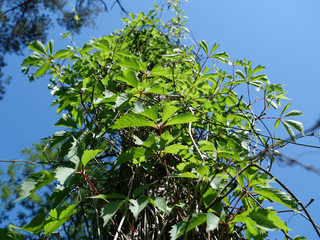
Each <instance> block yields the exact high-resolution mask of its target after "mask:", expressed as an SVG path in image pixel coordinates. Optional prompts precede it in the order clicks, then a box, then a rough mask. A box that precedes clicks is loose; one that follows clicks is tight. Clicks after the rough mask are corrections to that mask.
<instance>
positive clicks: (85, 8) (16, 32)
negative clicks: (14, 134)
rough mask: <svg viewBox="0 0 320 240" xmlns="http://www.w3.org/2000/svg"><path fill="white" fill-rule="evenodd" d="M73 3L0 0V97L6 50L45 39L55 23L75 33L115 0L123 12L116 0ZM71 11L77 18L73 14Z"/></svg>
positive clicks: (20, 48) (0, 95)
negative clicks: (54, 18)
mask: <svg viewBox="0 0 320 240" xmlns="http://www.w3.org/2000/svg"><path fill="white" fill-rule="evenodd" d="M73 4H74V6H73V5H72V3H71V2H68V1H62V0H49V1H47V0H18V1H9V0H3V1H1V2H0V33H1V35H0V99H2V98H3V95H4V93H5V86H4V85H5V84H6V83H7V84H8V83H9V81H10V78H9V77H7V78H5V77H4V73H3V70H2V69H3V68H4V67H5V66H6V63H5V58H4V57H5V55H6V54H11V53H15V54H22V51H23V49H24V48H25V47H26V46H27V45H28V44H29V43H30V42H31V41H33V40H35V39H38V40H40V41H46V40H47V34H48V31H49V30H50V29H51V28H52V27H54V25H56V24H58V25H60V26H63V27H65V28H66V29H67V30H69V31H72V32H74V33H79V32H80V29H81V28H82V27H93V26H94V24H95V18H96V17H97V16H98V14H99V13H101V12H102V11H108V10H109V9H110V8H112V7H113V6H114V5H115V4H117V5H118V6H120V8H121V10H122V11H123V12H126V10H125V8H124V7H123V6H122V4H121V1H120V0H115V1H110V2H108V1H104V0H93V1H91V0H90V1H89V0H76V1H73ZM107 4H110V5H111V6H109V7H108V5H107ZM72 8H73V9H72ZM70 9H71V10H70ZM75 12H76V13H77V15H78V19H77V20H76V19H75V18H74V14H75ZM53 16H56V20H57V21H56V22H54V21H52V19H53Z"/></svg>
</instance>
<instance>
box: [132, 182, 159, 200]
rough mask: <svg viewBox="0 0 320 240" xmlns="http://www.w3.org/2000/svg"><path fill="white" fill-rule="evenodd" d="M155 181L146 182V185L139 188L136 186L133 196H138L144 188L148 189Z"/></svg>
mask: <svg viewBox="0 0 320 240" xmlns="http://www.w3.org/2000/svg"><path fill="white" fill-rule="evenodd" d="M153 184H154V183H150V184H146V185H143V186H140V187H138V188H136V189H135V190H134V191H133V193H132V196H133V197H134V198H136V197H138V196H139V194H140V193H142V192H143V191H144V190H146V189H147V188H148V187H150V186H152V185H153Z"/></svg>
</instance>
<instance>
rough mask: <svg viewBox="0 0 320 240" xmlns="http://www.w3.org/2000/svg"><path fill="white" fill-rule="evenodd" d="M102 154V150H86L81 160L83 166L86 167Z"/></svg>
mask: <svg viewBox="0 0 320 240" xmlns="http://www.w3.org/2000/svg"><path fill="white" fill-rule="evenodd" d="M101 152H102V150H100V149H97V150H85V151H84V153H83V155H82V158H81V162H82V165H83V166H84V167H85V166H86V165H87V163H88V162H89V161H90V160H91V159H93V158H94V157H95V156H97V155H98V154H99V153H101Z"/></svg>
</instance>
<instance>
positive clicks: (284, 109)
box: [280, 103, 291, 116]
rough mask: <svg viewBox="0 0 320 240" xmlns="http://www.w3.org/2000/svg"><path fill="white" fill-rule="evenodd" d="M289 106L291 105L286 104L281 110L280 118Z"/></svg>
mask: <svg viewBox="0 0 320 240" xmlns="http://www.w3.org/2000/svg"><path fill="white" fill-rule="evenodd" d="M290 105H291V103H288V104H287V105H286V106H285V107H284V108H283V110H282V112H281V114H280V116H282V115H283V114H284V113H285V111H287V109H288V108H289V107H290Z"/></svg>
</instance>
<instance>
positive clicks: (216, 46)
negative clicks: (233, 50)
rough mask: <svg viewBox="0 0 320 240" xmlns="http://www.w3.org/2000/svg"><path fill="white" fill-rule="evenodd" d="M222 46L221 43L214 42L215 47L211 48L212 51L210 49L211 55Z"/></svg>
mask: <svg viewBox="0 0 320 240" xmlns="http://www.w3.org/2000/svg"><path fill="white" fill-rule="evenodd" d="M219 46H220V44H216V43H215V44H214V45H213V47H212V48H211V51H210V55H211V54H212V53H213V52H214V51H215V50H216V49H217V48H218V47H219Z"/></svg>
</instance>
